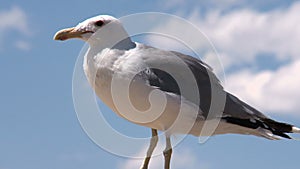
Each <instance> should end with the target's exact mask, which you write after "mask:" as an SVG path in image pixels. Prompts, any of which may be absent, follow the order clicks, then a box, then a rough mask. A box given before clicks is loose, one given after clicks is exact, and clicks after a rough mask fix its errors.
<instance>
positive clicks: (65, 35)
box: [53, 27, 86, 41]
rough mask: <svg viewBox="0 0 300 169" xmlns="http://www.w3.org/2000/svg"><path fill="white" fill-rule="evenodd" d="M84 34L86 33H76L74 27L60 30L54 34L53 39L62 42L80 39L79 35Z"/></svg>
mask: <svg viewBox="0 0 300 169" xmlns="http://www.w3.org/2000/svg"><path fill="white" fill-rule="evenodd" d="M84 33H86V32H82V31H78V30H76V29H75V27H73V28H66V29H62V30H60V31H58V32H56V34H55V35H54V37H53V39H54V40H62V41H63V40H68V39H71V38H82V36H81V35H82V34H84Z"/></svg>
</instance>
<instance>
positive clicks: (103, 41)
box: [54, 15, 135, 50]
mask: <svg viewBox="0 0 300 169" xmlns="http://www.w3.org/2000/svg"><path fill="white" fill-rule="evenodd" d="M72 38H79V39H81V40H84V41H86V42H88V43H89V45H90V46H91V48H97V49H98V50H101V49H104V48H116V49H132V48H134V47H135V43H134V42H132V41H131V38H130V37H129V35H128V33H127V32H126V30H125V29H124V27H123V25H122V23H121V22H120V21H119V20H118V19H116V18H115V17H112V16H109V15H99V16H95V17H92V18H89V19H87V20H85V21H83V22H81V23H79V24H78V25H77V26H75V27H71V28H65V29H62V30H60V31H58V32H57V33H56V34H55V35H54V40H61V41H64V40H68V39H72Z"/></svg>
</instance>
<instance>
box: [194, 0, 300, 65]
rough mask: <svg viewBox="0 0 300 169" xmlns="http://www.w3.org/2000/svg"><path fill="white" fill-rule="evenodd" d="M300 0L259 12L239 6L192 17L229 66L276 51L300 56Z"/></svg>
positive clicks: (279, 54)
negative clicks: (286, 6)
mask: <svg viewBox="0 0 300 169" xmlns="http://www.w3.org/2000/svg"><path fill="white" fill-rule="evenodd" d="M298 16H300V2H296V3H294V4H293V5H291V6H290V7H289V8H286V9H277V10H273V11H270V12H257V11H253V10H249V9H239V10H235V11H232V12H229V13H226V14H222V12H221V11H210V12H208V13H207V14H206V15H205V16H204V17H201V16H200V15H199V14H198V13H197V12H194V13H193V14H192V15H190V17H189V20H191V21H192V22H193V23H196V24H197V26H199V28H200V29H201V30H203V32H204V33H206V34H207V35H208V37H209V38H210V39H211V40H212V41H213V43H214V45H215V46H216V48H217V50H218V51H220V53H223V54H224V55H223V57H222V59H224V60H227V61H225V63H226V65H225V66H226V67H229V66H231V65H234V64H239V63H249V62H253V61H254V59H255V57H256V56H257V55H258V54H261V53H270V54H274V56H275V57H277V58H278V59H279V60H280V59H281V60H283V59H287V58H291V59H297V58H299V57H300V50H299V47H298V46H299V45H298V43H299V41H300V19H299V17H298Z"/></svg>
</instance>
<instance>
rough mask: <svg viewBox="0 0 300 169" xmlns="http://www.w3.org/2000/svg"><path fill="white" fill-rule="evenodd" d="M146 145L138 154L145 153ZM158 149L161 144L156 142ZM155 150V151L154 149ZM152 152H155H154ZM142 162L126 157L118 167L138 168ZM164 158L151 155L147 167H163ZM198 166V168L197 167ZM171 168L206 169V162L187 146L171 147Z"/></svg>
mask: <svg viewBox="0 0 300 169" xmlns="http://www.w3.org/2000/svg"><path fill="white" fill-rule="evenodd" d="M147 148H148V147H147V146H146V147H144V148H143V149H142V150H141V151H140V152H139V153H138V156H142V155H144V154H145V152H146V150H147ZM156 149H158V150H162V149H163V145H162V144H158V145H157V148H156ZM155 152H157V151H156V150H155ZM155 152H154V154H157V153H155ZM142 163H143V159H127V160H126V161H125V163H124V162H123V163H122V164H119V167H118V168H119V169H132V168H140V167H141V165H142ZM163 166H164V158H163V155H162V154H161V155H159V156H155V157H152V158H151V160H150V164H149V168H163ZM199 166H200V168H199ZM171 168H173V169H186V168H198V169H207V168H208V165H207V163H206V162H202V161H200V160H199V159H198V158H197V155H196V154H194V153H193V152H192V151H191V150H190V149H189V148H184V149H183V150H181V151H177V149H176V148H175V149H173V154H172V159H171Z"/></svg>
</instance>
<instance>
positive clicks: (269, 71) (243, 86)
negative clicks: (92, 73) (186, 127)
mask: <svg viewBox="0 0 300 169" xmlns="http://www.w3.org/2000/svg"><path fill="white" fill-rule="evenodd" d="M299 11H300V3H299V1H291V0H288V1H280V0H273V1H271V0H267V1H263V2H262V1H259V0H254V1H253V0H252V1H250V0H240V1H237V0H223V1H217V0H212V1H209V2H208V1H201V2H194V1H183V0H174V1H168V2H161V1H144V2H141V1H137V0H135V1H125V0H121V1H116V0H110V1H69V2H66V1H43V2H41V1H35V0H27V1H20V0H15V1H5V2H1V6H0V77H2V80H1V82H0V86H1V87H0V93H1V95H0V103H1V104H0V105H1V106H0V107H1V109H0V110H1V112H0V169H40V168H45V169H47V168H49V169H82V168H85V169H92V168H107V169H110V168H111V169H115V168H116V169H121V168H122V169H124V168H125V169H128V168H138V166H139V165H140V164H141V161H138V160H133V159H128V158H124V157H119V156H115V155H112V154H110V153H108V152H106V151H104V150H102V149H101V148H100V147H98V146H97V145H96V144H94V143H93V142H92V141H91V140H90V139H89V137H88V136H87V135H86V134H85V133H84V131H83V130H82V128H81V127H80V124H79V122H78V120H77V117H76V113H75V111H74V107H73V101H72V74H73V69H74V65H75V62H76V59H77V56H78V54H79V52H80V50H81V48H82V46H83V45H84V43H83V42H81V41H78V40H72V41H69V42H67V43H60V42H57V41H53V40H52V37H53V35H54V33H55V32H56V31H58V30H59V29H61V28H65V27H69V26H73V25H76V24H77V23H78V22H80V21H82V20H84V19H86V18H89V17H91V16H94V15H98V14H110V15H114V16H116V17H122V16H124V15H128V14H132V13H137V12H165V13H170V14H174V15H177V16H180V17H183V18H185V19H187V20H189V21H191V22H192V23H194V24H195V25H197V26H198V27H199V28H200V29H201V30H202V31H203V32H204V33H205V34H206V35H207V36H208V37H209V38H210V40H211V41H212V42H213V44H214V45H215V46H216V48H217V50H218V53H219V55H220V60H221V62H222V64H223V66H224V68H225V71H226V85H225V86H226V89H228V90H229V91H231V92H232V93H234V94H236V95H238V96H239V97H240V98H242V99H243V100H246V101H247V102H249V103H251V105H254V106H255V107H258V108H259V109H260V110H263V111H264V112H266V114H268V115H269V116H271V117H273V118H275V119H277V120H281V121H285V122H291V123H293V124H297V125H298V126H299V125H300V113H299V108H300V105H299V100H300V92H299V91H298V88H299V85H300V77H299V75H298V72H299V71H300V50H299V47H298V44H299V41H300V29H299V28H300V24H299V23H300V22H299V21H300V18H299V16H300V13H299ZM166 27H168V24H166ZM187 36H192V35H189V34H188V33H187ZM145 43H148V44H150V45H151V44H156V45H157V46H160V47H161V48H171V49H172V47H170V46H168V45H167V44H166V43H165V42H164V41H160V40H159V39H155V38H152V39H151V38H149V39H146V40H145ZM174 50H180V49H174ZM209 56H210V54H209V53H207V54H205V55H204V56H202V58H203V60H205V61H207V62H208V63H210V65H212V67H214V64H215V63H216V61H215V60H214V59H211V58H210V57H209ZM214 68H215V70H216V72H218V71H219V70H218V68H217V67H214ZM104 115H105V117H106V118H107V119H108V121H110V122H111V125H112V126H113V127H114V128H115V129H116V130H118V131H120V132H123V133H125V134H128V135H133V136H137V137H146V136H148V135H150V130H149V129H147V128H144V127H140V126H137V125H133V124H130V123H128V122H126V121H125V120H122V119H120V118H118V117H117V116H116V115H114V114H113V113H111V112H110V111H109V110H108V109H107V111H105V113H104ZM296 137H297V136H296ZM298 137H299V136H298ZM120 144H122V143H120ZM299 150H300V143H299V141H291V140H282V141H269V140H265V139H263V138H257V137H254V136H238V135H222V136H215V137H212V138H211V139H210V140H209V141H208V142H206V143H205V144H199V143H198V138H196V137H192V136H189V137H187V138H186V139H185V140H184V141H183V142H182V143H181V144H179V145H178V146H177V147H176V148H175V150H174V158H173V161H172V166H173V168H175V169H184V168H200V169H221V168H222V169H223V168H232V169H238V168H241V167H242V168H245V169H247V168H249V169H250V168H254V167H256V168H264V169H271V168H272V169H273V168H287V169H296V168H299V162H298V158H299ZM141 152H142V150H141V149H139V150H136V153H137V154H140V153H141ZM151 165H152V167H153V168H158V166H161V165H162V162H161V157H159V158H156V159H154V160H153V161H152V163H151Z"/></svg>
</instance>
